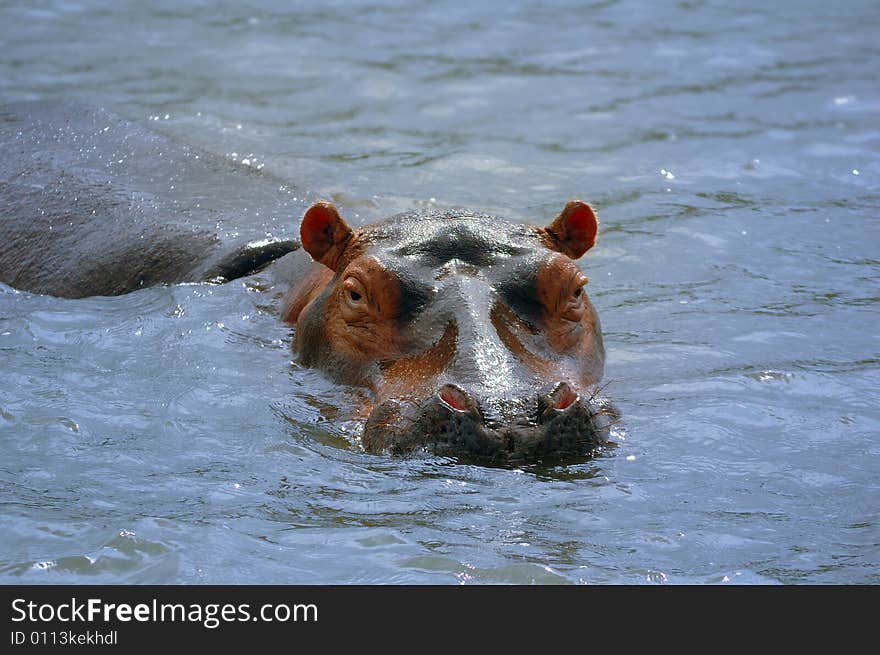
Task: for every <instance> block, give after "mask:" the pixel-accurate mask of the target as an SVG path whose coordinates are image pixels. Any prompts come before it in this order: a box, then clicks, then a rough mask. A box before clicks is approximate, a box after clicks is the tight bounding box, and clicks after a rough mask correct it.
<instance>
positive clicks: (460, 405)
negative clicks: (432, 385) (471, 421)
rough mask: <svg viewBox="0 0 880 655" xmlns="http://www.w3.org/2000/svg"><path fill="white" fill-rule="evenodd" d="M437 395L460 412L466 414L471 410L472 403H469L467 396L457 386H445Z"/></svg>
mask: <svg viewBox="0 0 880 655" xmlns="http://www.w3.org/2000/svg"><path fill="white" fill-rule="evenodd" d="M437 395H438V396H440V400H442V401H443V402H444V403H446V404H447V405H449V407H451V408H452V409H454V410H456V411H458V412H466V411H468V410H469V409H470V405H471V403H468V397H467V394H465V392H464V391H462V390H461V389H459V388H458V387H456V386H453V385H451V384H444V385H443V386H442V387H440V391H438V392H437Z"/></svg>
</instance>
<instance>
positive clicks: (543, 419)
mask: <svg viewBox="0 0 880 655" xmlns="http://www.w3.org/2000/svg"><path fill="white" fill-rule="evenodd" d="M615 420H616V414H615V412H614V409H613V407H612V406H611V405H610V404H609V403H608V402H607V401H606V400H604V399H597V398H595V397H583V396H581V395H580V394H577V393H576V392H575V391H574V390H573V389H572V388H571V386H570V385H568V384H567V383H565V382H560V383H558V384H556V385H553V386H552V387H551V388H550V389H549V390H548V391H547V392H546V393H542V394H540V395H539V396H537V397H536V398H533V399H530V400H528V401H522V402H516V401H514V402H511V401H506V400H498V399H486V400H483V401H482V402H477V401H475V400H474V398H473V397H472V396H471V395H470V394H468V393H466V392H465V391H464V390H462V389H461V388H459V387H456V386H454V385H451V384H447V385H444V386H443V387H442V388H441V389H439V390H438V391H437V393H435V394H433V395H432V396H430V397H429V398H426V399H425V400H423V401H422V402H412V401H400V400H389V401H386V402H384V403H382V404H380V405H377V406H376V407H375V408H374V409H373V411H372V412H371V413H370V415H369V418H368V419H367V423H366V425H365V427H364V433H363V442H364V447H365V448H366V449H367V450H368V451H371V452H382V451H387V452H390V453H391V454H396V455H402V454H407V453H410V452H413V451H417V450H425V451H428V452H431V453H434V454H436V455H440V456H451V457H456V458H458V459H461V460H463V461H473V462H478V463H486V464H499V465H504V464H520V463H524V462H533V461H545V462H546V461H547V460H560V459H569V458H581V457H587V456H590V455H592V454H594V453H595V452H596V451H597V450H598V449H599V448H601V447H602V446H604V445H606V444H607V443H608V439H609V429H610V426H611V425H612V424H613V423H614V422H615Z"/></svg>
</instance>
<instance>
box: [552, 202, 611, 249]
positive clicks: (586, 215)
mask: <svg viewBox="0 0 880 655" xmlns="http://www.w3.org/2000/svg"><path fill="white" fill-rule="evenodd" d="M598 229H599V221H598V219H596V214H595V213H594V212H593V208H592V207H590V206H589V205H588V204H587V203H585V202H581V201H580V200H570V201H569V202H568V203H566V205H565V207H564V208H563V210H562V211H561V212H560V213H559V216H557V217H556V218H555V219H554V220H553V222H552V223H550V225H548V226H547V227H546V228H545V231H546V232H547V234H549V235H550V236H551V237H552V238H553V240H554V242H555V244H554V245H556V246H557V248H556V249H557V250H559V252H561V253H563V254H565V255H568V256H569V257H571V258H572V259H578V258H580V257H581V255H583V254H584V253H585V252H587V251H588V250H589V249H590V248H592V247H593V245H594V244H595V243H596V231H597V230H598Z"/></svg>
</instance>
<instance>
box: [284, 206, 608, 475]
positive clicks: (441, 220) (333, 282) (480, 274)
mask: <svg viewBox="0 0 880 655" xmlns="http://www.w3.org/2000/svg"><path fill="white" fill-rule="evenodd" d="M597 227H598V221H597V219H596V216H595V214H594V212H593V210H592V208H591V207H590V206H589V205H587V204H586V203H583V202H580V201H571V202H569V203H568V204H566V205H565V207H564V208H563V209H562V210H561V211H560V213H559V214H558V216H556V217H555V218H553V219H552V220H551V221H549V223H548V224H547V225H546V226H544V227H539V226H535V225H524V224H521V223H517V222H513V221H509V220H505V219H503V218H500V217H496V216H489V215H486V214H481V213H477V212H473V211H469V210H464V209H461V210H445V211H414V212H408V213H404V214H398V215H396V216H392V217H391V218H389V219H387V220H385V221H381V222H378V223H374V224H372V225H367V226H365V227H362V228H360V229H358V230H352V229H351V228H350V227H349V226H348V225H347V224H346V222H345V220H344V219H343V218H342V217H341V216H340V214H339V212H338V211H337V209H336V207H334V206H333V205H332V204H330V203H326V202H322V203H317V204H315V205H313V206H312V207H311V208H310V209H309V210H308V211H307V212H306V213H305V215H304V217H303V220H302V223H301V229H300V238H301V241H302V244H303V250H302V251H300V252H298V253H297V254H296V255H295V257H296V258H298V259H299V261H300V268H299V269H298V272H297V273H296V275H295V276H294V277H292V278H291V282H292V286H291V290H290V291H289V293H288V294H287V296H286V298H285V301H284V305H283V309H282V318H283V319H284V320H285V321H287V322H290V323H293V324H295V325H296V330H295V334H294V339H293V350H294V352H295V353H296V354H297V357H298V359H299V361H300V363H302V364H303V365H305V366H311V367H315V368H318V369H321V370H322V371H324V372H325V373H326V374H327V375H329V376H330V377H331V378H333V379H334V380H336V381H337V382H340V383H344V384H349V385H358V386H362V387H366V388H367V389H369V390H370V391H371V392H372V396H373V399H374V402H373V403H371V404H370V405H369V406H367V407H364V408H363V413H364V416H365V417H366V421H365V428H364V432H363V444H364V447H365V448H366V450H368V451H369V452H375V453H380V452H390V453H392V454H403V453H408V452H412V451H417V450H429V451H431V452H434V453H437V454H440V455H452V456H456V457H459V458H465V459H467V460H472V461H478V462H486V463H500V464H506V463H518V462H523V461H533V460H537V459H557V458H567V457H571V456H585V455H588V454H591V453H592V452H594V451H595V450H596V449H597V448H598V447H600V446H602V445H603V444H605V443H607V438H608V434H609V427H610V425H611V424H612V423H613V421H614V420H615V412H614V409H613V407H612V406H611V405H610V404H609V403H608V402H607V401H605V400H604V399H601V398H600V397H599V396H598V393H597V385H598V384H599V382H600V380H601V378H602V374H603V369H604V359H605V353H604V348H603V344H602V331H601V327H600V323H599V317H598V316H597V314H596V311H595V309H594V308H593V306H592V304H591V302H590V300H589V299H588V297H587V292H586V290H585V285H586V283H587V278H586V277H585V276H584V274H583V273H582V272H581V270H580V268H579V267H578V266H577V264H576V263H575V260H577V259H579V258H580V257H581V256H582V255H583V254H584V253H585V252H586V251H587V250H589V249H590V248H591V247H592V246H593V244H594V242H595V237H596V231H597ZM309 258H311V260H312V261H311V262H309V261H308V259H309Z"/></svg>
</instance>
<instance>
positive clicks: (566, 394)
mask: <svg viewBox="0 0 880 655" xmlns="http://www.w3.org/2000/svg"><path fill="white" fill-rule="evenodd" d="M578 398H579V396H578V394H577V392H576V391H575V390H574V389H572V388H571V387H570V386H569V385H568V384H567V383H565V382H560V383H559V384H558V385H557V386H556V388H555V389H554V390H553V391H551V392H550V397H549V399H550V404H551V406H552V407H553V408H554V409H558V410H560V411H561V410H563V409H566V408H568V407H571V406H572V405H573V404H574V403H575V402H577V399H578Z"/></svg>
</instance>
